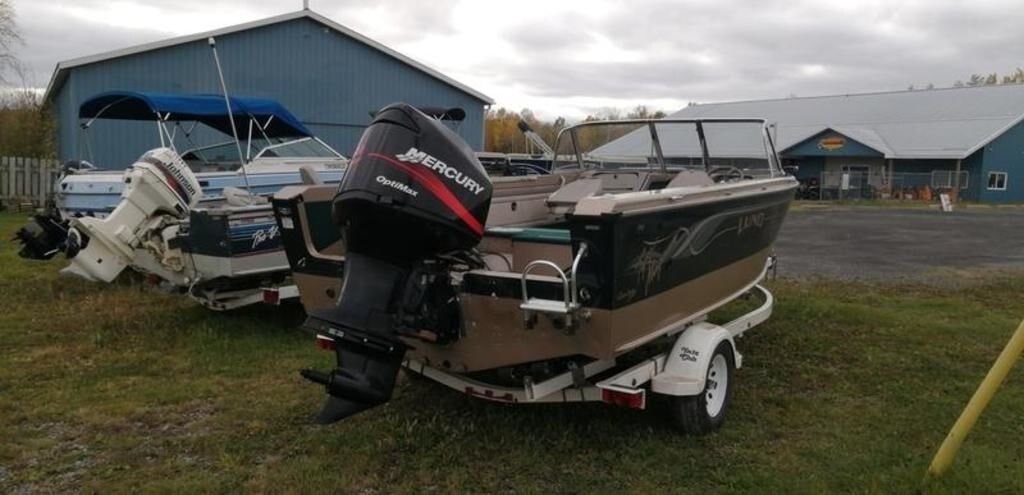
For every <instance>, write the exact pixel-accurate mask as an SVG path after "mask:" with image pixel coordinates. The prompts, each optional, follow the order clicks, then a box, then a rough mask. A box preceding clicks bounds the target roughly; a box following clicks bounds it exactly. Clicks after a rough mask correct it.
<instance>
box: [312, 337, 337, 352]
mask: <svg viewBox="0 0 1024 495" xmlns="http://www.w3.org/2000/svg"><path fill="white" fill-rule="evenodd" d="M316 346H317V347H319V348H321V349H323V350H325V351H333V350H334V339H332V338H330V337H328V336H326V335H321V334H317V335H316Z"/></svg>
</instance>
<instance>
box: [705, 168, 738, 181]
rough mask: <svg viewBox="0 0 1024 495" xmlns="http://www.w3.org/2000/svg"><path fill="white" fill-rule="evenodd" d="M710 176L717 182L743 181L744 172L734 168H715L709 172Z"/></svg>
mask: <svg viewBox="0 0 1024 495" xmlns="http://www.w3.org/2000/svg"><path fill="white" fill-rule="evenodd" d="M708 176H709V177H711V180H713V181H715V182H726V181H730V180H740V179H742V178H743V171H742V170H740V169H738V168H736V167H733V166H725V167H715V168H713V169H711V170H709V171H708Z"/></svg>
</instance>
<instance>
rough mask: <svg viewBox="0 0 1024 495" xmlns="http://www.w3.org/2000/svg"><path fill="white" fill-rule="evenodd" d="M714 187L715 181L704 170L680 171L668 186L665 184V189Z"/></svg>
mask: <svg viewBox="0 0 1024 495" xmlns="http://www.w3.org/2000/svg"><path fill="white" fill-rule="evenodd" d="M713 185H715V181H714V180H712V179H711V177H710V176H709V175H708V173H707V172H705V171H703V170H680V171H679V173H678V174H676V176H675V177H673V178H672V180H670V181H669V183H668V184H665V189H670V188H673V187H700V186H713Z"/></svg>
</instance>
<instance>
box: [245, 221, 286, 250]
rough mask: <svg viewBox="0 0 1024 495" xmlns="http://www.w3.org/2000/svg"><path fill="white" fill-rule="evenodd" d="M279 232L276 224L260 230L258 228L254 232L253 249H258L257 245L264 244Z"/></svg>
mask: <svg viewBox="0 0 1024 495" xmlns="http://www.w3.org/2000/svg"><path fill="white" fill-rule="evenodd" d="M279 233H280V231H279V230H278V229H277V225H275V226H273V227H270V228H266V229H260V230H257V231H256V232H253V233H252V249H256V247H257V246H259V245H260V244H263V243H264V242H267V241H269V240H271V239H273V238H275V237H277V235H278V234H279Z"/></svg>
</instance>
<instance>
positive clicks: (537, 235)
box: [485, 227, 572, 245]
mask: <svg viewBox="0 0 1024 495" xmlns="http://www.w3.org/2000/svg"><path fill="white" fill-rule="evenodd" d="M485 235H487V236H490V237H500V238H504V239H511V240H513V241H520V242H539V243H542V244H565V245H568V244H570V241H571V240H572V236H570V235H569V231H568V230H566V229H546V228H540V227H490V228H488V229H487V230H486V232H485Z"/></svg>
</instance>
